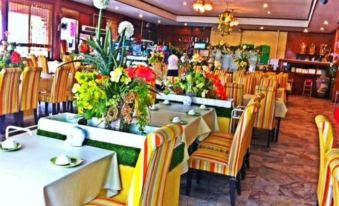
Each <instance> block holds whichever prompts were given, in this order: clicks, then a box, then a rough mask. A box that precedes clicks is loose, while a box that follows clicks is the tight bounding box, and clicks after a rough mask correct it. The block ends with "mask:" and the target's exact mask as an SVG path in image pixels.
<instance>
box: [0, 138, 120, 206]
mask: <svg viewBox="0 0 339 206" xmlns="http://www.w3.org/2000/svg"><path fill="white" fill-rule="evenodd" d="M11 138H15V139H16V140H17V142H19V143H21V144H22V145H23V148H22V149H21V150H19V151H16V152H0V183H1V184H0V194H1V205H10V206H22V205H32V206H79V205H83V204H85V203H87V202H89V201H91V200H93V199H94V198H95V197H96V196H97V195H98V194H99V192H100V190H101V189H102V188H105V189H109V190H110V192H111V194H110V195H112V194H114V193H117V192H118V190H120V189H121V186H120V179H119V170H118V164H117V158H116V155H115V153H114V152H111V151H108V150H103V149H99V148H94V147H89V146H83V147H70V146H68V145H66V144H64V142H63V141H60V140H54V139H51V138H47V137H39V136H37V135H33V136H28V135H26V134H22V135H17V136H14V137H11ZM60 154H67V155H69V156H75V157H79V158H81V159H84V160H85V161H84V163H83V164H82V165H81V166H78V167H74V168H63V167H59V166H55V165H53V164H51V163H50V158H52V157H54V156H57V155H60Z"/></svg>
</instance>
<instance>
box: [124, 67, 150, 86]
mask: <svg viewBox="0 0 339 206" xmlns="http://www.w3.org/2000/svg"><path fill="white" fill-rule="evenodd" d="M126 72H127V74H128V76H129V77H130V78H132V79H134V78H140V79H143V80H144V81H146V82H147V83H153V82H155V79H156V75H155V72H154V71H153V70H152V69H151V68H150V67H145V66H142V65H138V66H137V67H136V68H131V67H130V68H127V69H126Z"/></svg>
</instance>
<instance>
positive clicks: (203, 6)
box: [193, 0, 213, 13]
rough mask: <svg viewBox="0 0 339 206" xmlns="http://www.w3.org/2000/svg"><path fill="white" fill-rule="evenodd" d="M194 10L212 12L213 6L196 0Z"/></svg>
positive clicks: (202, 0) (201, 0)
mask: <svg viewBox="0 0 339 206" xmlns="http://www.w3.org/2000/svg"><path fill="white" fill-rule="evenodd" d="M193 9H194V10H195V11H197V12H200V13H204V12H205V11H211V10H212V9H213V6H212V4H210V3H206V2H205V1H204V0H196V1H195V2H194V3H193Z"/></svg>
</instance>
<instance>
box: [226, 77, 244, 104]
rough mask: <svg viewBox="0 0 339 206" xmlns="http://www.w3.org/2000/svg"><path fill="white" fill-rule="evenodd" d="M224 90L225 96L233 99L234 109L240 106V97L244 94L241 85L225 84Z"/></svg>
mask: <svg viewBox="0 0 339 206" xmlns="http://www.w3.org/2000/svg"><path fill="white" fill-rule="evenodd" d="M225 89H226V96H227V97H228V98H232V99H233V101H234V106H235V107H236V106H238V105H241V104H242V96H243V94H244V87H243V85H242V84H237V83H227V84H225Z"/></svg>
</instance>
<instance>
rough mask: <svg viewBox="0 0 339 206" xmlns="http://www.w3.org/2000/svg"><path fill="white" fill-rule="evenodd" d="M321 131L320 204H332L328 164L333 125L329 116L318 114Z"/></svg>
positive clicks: (319, 130)
mask: <svg viewBox="0 0 339 206" xmlns="http://www.w3.org/2000/svg"><path fill="white" fill-rule="evenodd" d="M315 122H316V124H317V127H318V133H319V148H320V167H319V179H318V188H317V197H318V205H330V204H329V203H330V201H331V198H330V197H329V196H330V195H331V194H330V192H329V187H328V185H329V184H330V173H329V170H328V169H329V168H328V166H327V161H328V159H327V153H328V152H329V151H330V150H331V149H332V147H333V138H334V136H333V135H334V133H333V127H332V124H331V122H330V121H329V120H328V118H327V117H326V116H324V115H318V116H316V118H315Z"/></svg>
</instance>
